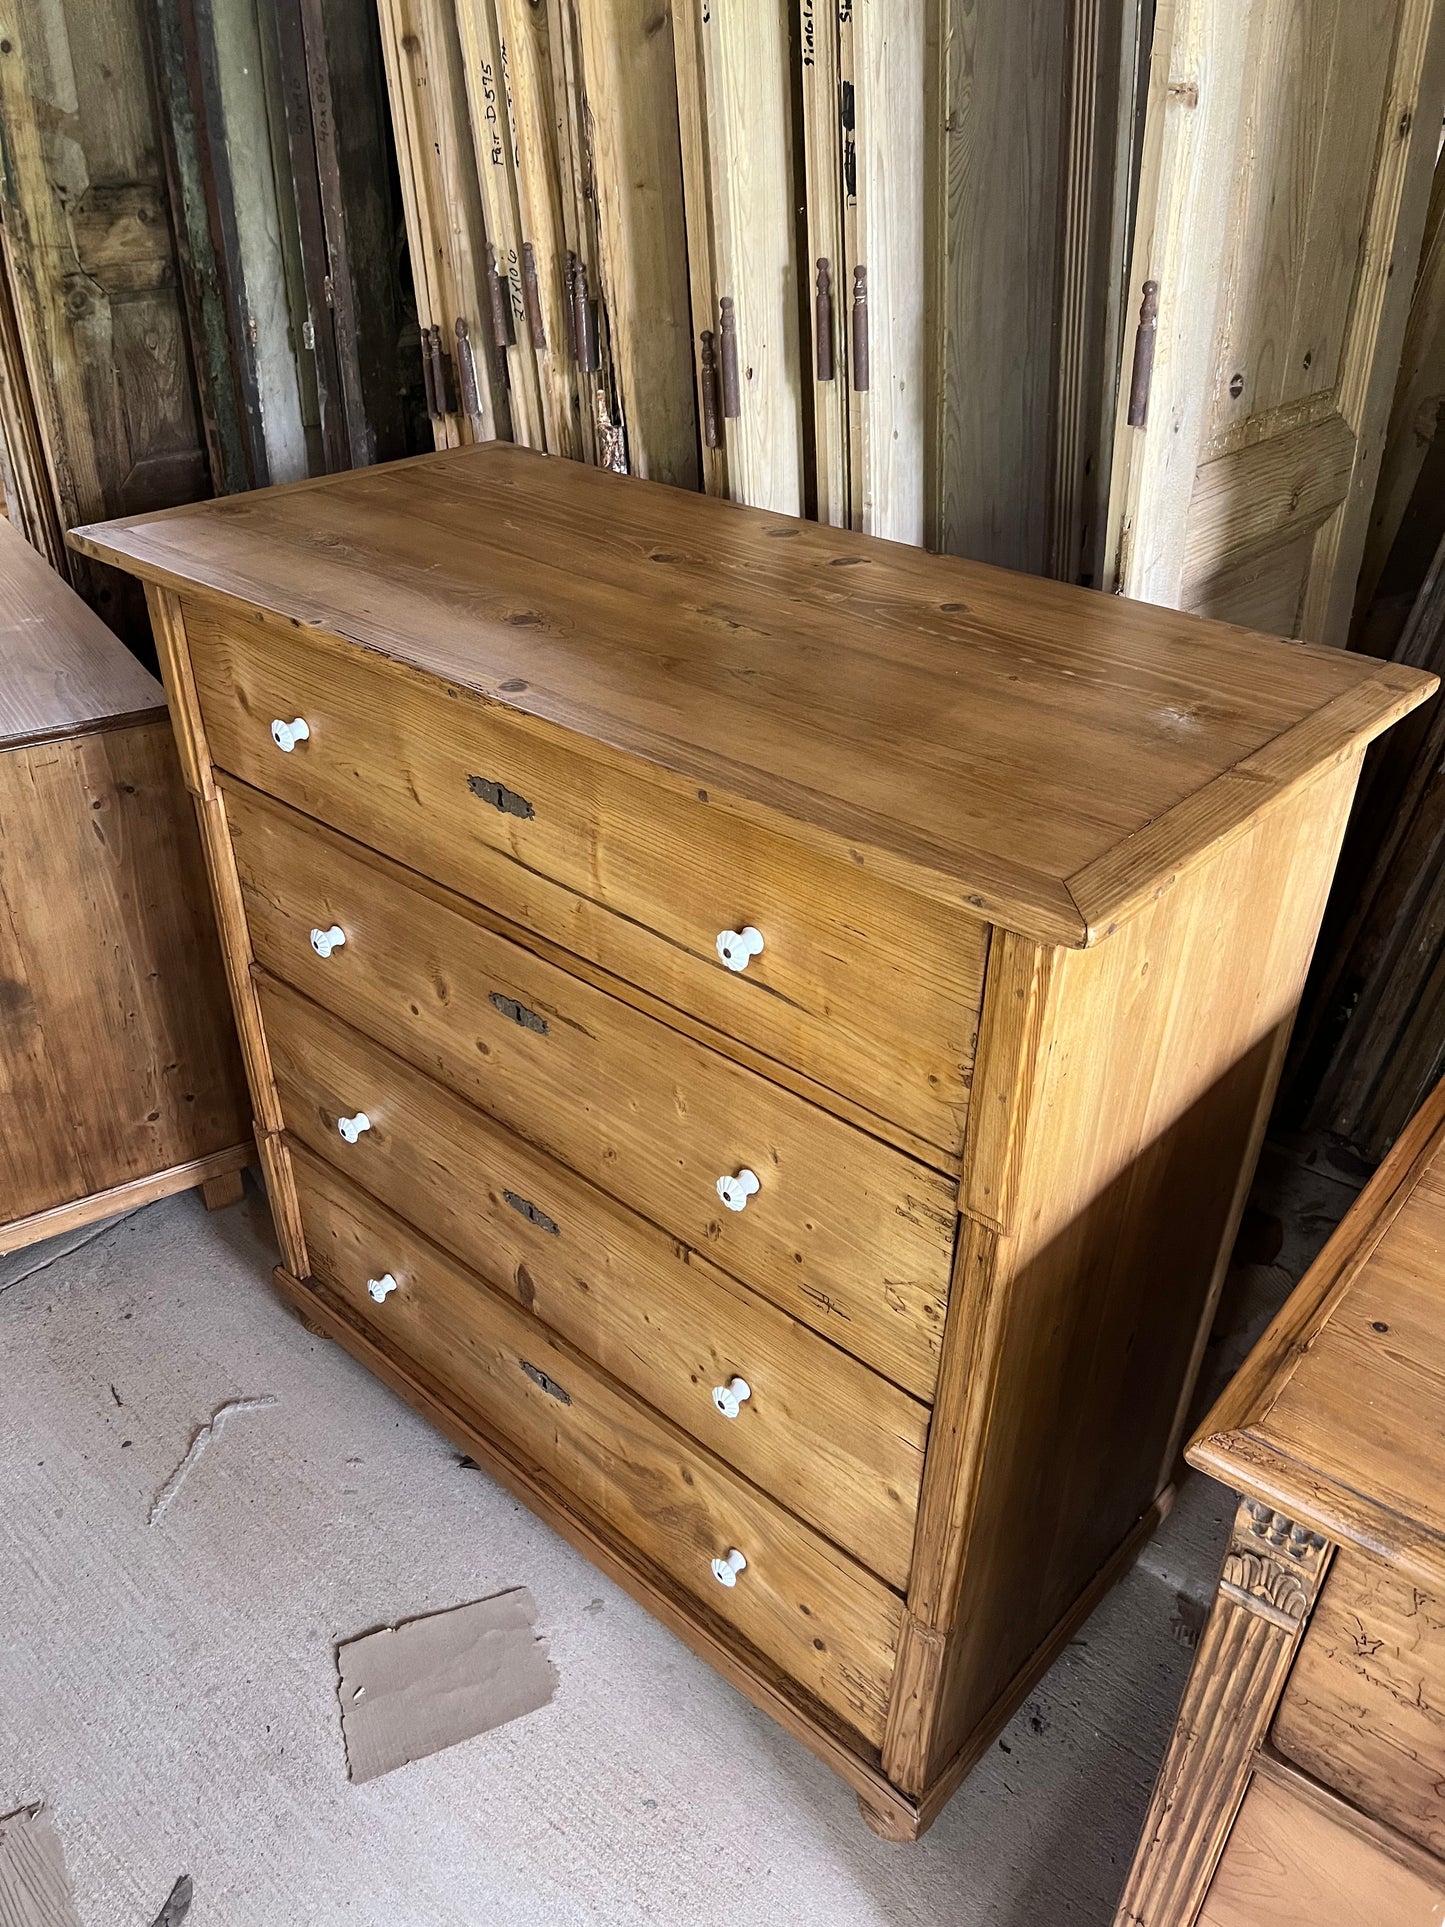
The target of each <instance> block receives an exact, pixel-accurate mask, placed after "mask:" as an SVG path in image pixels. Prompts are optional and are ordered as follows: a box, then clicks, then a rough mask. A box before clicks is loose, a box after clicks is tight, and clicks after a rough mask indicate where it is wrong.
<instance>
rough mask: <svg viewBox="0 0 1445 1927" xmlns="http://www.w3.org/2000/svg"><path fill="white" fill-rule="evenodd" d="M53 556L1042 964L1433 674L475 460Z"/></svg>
mask: <svg viewBox="0 0 1445 1927" xmlns="http://www.w3.org/2000/svg"><path fill="white" fill-rule="evenodd" d="M72 540H73V541H74V542H75V545H76V546H77V547H78V548H79V549H80V550H81V551H82V552H84V553H85V554H87V555H90V556H93V557H95V558H97V559H100V560H103V561H108V562H116V563H119V564H121V565H122V566H124V567H126V568H128V569H130V570H131V571H132V572H134V573H135V574H137V575H139V576H141V577H142V578H144V579H145V580H147V581H150V582H154V583H159V584H162V585H164V586H167V587H169V588H172V589H182V590H184V589H186V588H199V589H201V590H203V591H205V592H208V593H210V594H212V595H215V596H218V597H220V598H222V599H224V600H226V601H229V602H231V603H233V604H237V605H248V606H251V607H256V608H261V609H264V610H267V611H269V612H271V613H272V614H274V615H279V616H282V617H284V618H287V619H289V620H291V621H293V622H295V623H297V624H298V625H302V626H307V627H313V626H314V627H317V628H322V629H325V630H327V631H329V632H331V633H333V634H339V635H341V636H343V637H345V638H348V639H350V640H352V641H354V642H357V643H359V644H361V645H362V646H364V647H365V648H368V649H372V650H376V651H379V652H381V653H383V654H385V655H386V656H388V657H389V658H391V659H393V660H394V661H396V662H398V663H400V664H402V665H404V666H410V667H412V668H415V669H418V670H421V671H424V672H427V673H430V674H433V675H436V676H440V677H442V678H444V679H446V680H447V681H449V682H452V683H454V684H458V685H461V686H464V687H466V688H469V689H471V690H474V691H476V692H478V693H479V694H481V695H482V696H484V697H485V698H487V699H488V700H490V701H494V702H496V703H498V704H501V705H503V706H505V707H506V708H507V709H508V710H509V711H510V712H511V713H512V714H513V715H514V717H516V718H517V719H518V720H519V721H520V722H522V723H523V724H524V725H525V726H527V727H530V728H533V729H535V730H537V731H538V732H540V733H542V734H553V735H555V734H556V732H558V731H565V732H568V733H569V735H570V736H571V737H572V738H573V739H574V746H576V744H575V739H576V738H582V739H585V741H584V742H583V744H582V745H581V746H582V747H583V748H584V749H585V751H586V753H587V754H588V755H590V756H592V757H594V758H597V759H601V760H604V761H609V762H619V761H620V762H625V763H627V764H628V765H629V766H630V767H633V768H636V767H637V764H638V761H639V759H640V761H641V763H642V764H643V765H644V766H645V768H646V771H647V773H648V775H649V776H650V778H651V780H653V781H655V782H657V783H659V784H662V785H665V786H667V787H669V788H671V789H674V790H677V791H679V792H683V793H688V794H694V793H697V792H705V793H706V797H707V800H708V801H709V802H710V803H712V804H714V805H716V806H718V807H719V808H720V809H722V810H724V811H727V812H732V813H734V814H736V815H739V816H742V817H744V818H746V819H748V820H749V821H752V822H755V823H760V824H762V825H764V826H765V827H767V828H771V829H775V830H776V829H781V830H783V831H784V832H785V833H786V834H788V835H790V836H791V837H793V838H794V839H795V840H798V841H801V842H804V843H807V844H809V845H810V846H811V847H813V848H816V849H819V850H821V851H823V852H824V853H826V854H828V855H831V856H839V857H842V858H844V860H847V861H851V862H854V863H856V864H860V865H863V866H866V867H867V868H868V869H870V870H872V871H874V872H875V873H876V874H877V875H879V876H880V877H884V878H887V879H889V880H891V881H893V882H896V883H900V884H902V885H904V886H905V887H907V888H910V889H912V890H916V891H920V892H922V893H924V894H925V895H928V896H932V897H935V898H937V899H939V900H941V901H944V902H947V903H951V904H956V905H964V906H966V907H968V908H970V909H972V910H974V911H976V912H977V913H978V914H980V915H981V916H984V917H987V918H989V919H991V920H993V921H997V922H999V923H1002V924H1004V925H1005V926H1007V927H1009V928H1012V929H1015V930H1018V931H1020V932H1022V933H1023V934H1025V935H1027V936H1032V937H1036V938H1038V939H1039V940H1041V941H1043V942H1047V943H1061V944H1066V945H1073V946H1086V945H1088V944H1090V943H1092V942H1094V941H1095V940H1096V939H1097V938H1099V937H1101V936H1103V935H1106V934H1107V933H1108V931H1109V930H1110V929H1111V928H1113V927H1114V926H1115V925H1116V924H1117V923H1118V922H1120V921H1122V920H1123V919H1124V918H1125V917H1127V916H1128V915H1130V914H1131V913H1132V912H1133V911H1134V910H1135V909H1137V908H1139V907H1140V906H1141V905H1143V904H1144V903H1147V902H1149V901H1150V900H1152V899H1153V898H1154V897H1156V896H1157V895H1158V894H1159V892H1160V891H1161V890H1162V889H1165V888H1167V887H1168V885H1169V884H1170V882H1171V881H1172V880H1173V878H1174V877H1175V876H1177V875H1178V874H1179V872H1180V871H1181V870H1183V869H1185V868H1187V867H1189V866H1190V865H1191V864H1192V863H1193V862H1195V861H1197V860H1198V859H1199V858H1200V857H1201V856H1202V855H1203V854H1204V853H1205V852H1206V851H1207V850H1208V849H1210V848H1211V847H1213V846H1215V845H1216V844H1217V843H1218V842H1219V841H1220V840H1221V839H1227V838H1228V837H1229V836H1231V835H1232V834H1235V833H1237V832H1238V831H1239V830H1240V829H1241V828H1242V827H1243V826H1244V825H1245V824H1246V823H1247V822H1248V821H1249V819H1250V818H1251V817H1252V816H1253V815H1254V814H1255V813H1256V812H1257V811H1258V810H1259V809H1260V808H1261V807H1263V806H1264V805H1266V804H1267V803H1269V802H1270V801H1271V800H1272V799H1273V798H1274V797H1276V796H1278V795H1279V794H1280V793H1281V792H1282V791H1283V790H1286V789H1288V788H1290V787H1292V786H1293V785H1294V784H1296V783H1298V782H1299V781H1301V780H1302V779H1303V778H1305V777H1306V776H1308V775H1309V774H1310V773H1311V772H1313V771H1314V770H1317V769H1319V768H1321V767H1322V766H1324V765H1326V764H1328V763H1330V762H1332V761H1333V760H1335V759H1336V758H1337V757H1339V756H1342V755H1346V754H1349V753H1351V752H1353V751H1354V750H1355V749H1357V748H1359V747H1360V746H1361V745H1362V744H1363V743H1365V742H1366V741H1368V740H1369V739H1370V738H1371V737H1373V736H1375V735H1377V734H1378V733H1379V732H1380V731H1381V730H1382V729H1384V728H1386V727H1387V726H1388V725H1389V723H1390V722H1392V721H1393V720H1395V719H1396V718H1398V717H1399V716H1401V715H1403V714H1405V713H1406V712H1407V711H1408V710H1410V709H1412V708H1414V707H1415V706H1416V705H1417V704H1418V703H1419V702H1421V701H1423V700H1424V698H1425V697H1426V696H1427V695H1428V694H1429V693H1430V691H1431V690H1432V689H1433V688H1434V686H1435V680H1434V678H1431V677H1428V676H1425V675H1423V674H1421V673H1420V672H1419V671H1416V670H1413V669H1408V668H1405V667H1402V666H1400V665H1397V664H1386V663H1379V662H1375V661H1373V660H1371V659H1369V658H1366V657H1361V656H1354V655H1349V654H1345V653H1342V652H1340V651H1337V650H1331V649H1323V648H1312V647H1307V646H1305V645H1303V644H1295V643H1285V642H1279V641H1276V640H1273V639H1270V638H1267V637H1263V636H1258V635H1255V634H1252V633H1250V632H1248V631H1245V630H1240V629H1235V628H1232V627H1229V626H1227V625H1225V624H1221V623H1213V622H1206V621H1203V620H1201V619H1199V618H1197V617H1193V616H1188V615H1182V614H1179V613H1177V612H1175V611H1171V610H1165V609H1160V608H1155V607H1152V606H1149V605H1145V604H1138V603H1130V602H1127V601H1124V600H1122V599H1120V598H1117V597H1105V596H1103V595H1099V594H1096V593H1092V592H1090V591H1087V590H1082V589H1074V588H1070V587H1067V586H1065V585H1062V584H1059V583H1054V582H1047V581H1042V580H1039V579H1037V578H1033V577H1027V576H1015V575H1010V574H1008V573H1006V572H1004V571H1001V570H997V569H991V568H986V567H983V566H980V565H976V564H970V563H965V562H961V561H958V560H956V559H954V558H951V557H939V556H930V555H927V554H925V553H923V552H922V551H920V550H916V549H910V548H906V547H902V546H900V545H896V544H893V543H887V542H881V541H877V540H874V539H871V538H868V537H863V536H859V535H855V534H851V533H848V532H844V531H839V530H835V529H830V528H824V527H821V526H819V525H816V524H813V523H808V522H798V521H794V520H792V519H790V518H787V517H784V516H777V515H770V514H764V513H760V512H758V511H755V510H751V509H745V508H741V507H737V506H734V505H732V504H724V503H720V502H717V501H715V500H712V499H709V498H707V497H704V496H698V495H692V494H689V493H686V492H684V491H681V490H675V489H669V488H664V487H662V486H660V485H659V484H656V483H642V482H639V481H636V480H634V479H632V478H629V477H621V476H614V475H608V474H605V473H603V472H601V471H598V470H595V469H592V468H588V467H586V466H584V465H582V464H579V463H571V462H562V461H556V460H552V459H550V458H548V457H544V456H538V455H536V454H533V453H531V452H529V451H526V450H523V449H520V448H516V447H513V446H512V445H510V444H506V443H490V444H486V445H483V446H478V447H471V448H465V449H457V450H452V451H448V452H446V453H442V454H436V455H427V456H422V457H419V458H417V459H416V460H414V461H411V462H402V463H395V464H392V465H390V466H388V467H386V468H381V469H371V470H360V471H356V472H353V473H351V474H346V475H339V476H330V477H326V478H324V479H321V480H317V481H311V482H303V483H298V484H295V485H293V486H292V487H290V488H282V489H271V490H268V491H266V492H265V493H262V494H256V495H242V496H233V497H230V498H227V499H224V500H221V501H215V502H206V503H201V504H198V505H196V506H192V507H187V508H181V509H174V510H169V511H165V512H163V513H161V514H158V515H149V516H140V517H136V518H133V519H131V520H127V521H120V522H111V523H108V524H106V525H105V526H104V527H103V528H93V529H88V530H87V529H81V530H78V531H76V533H75V535H74V536H73V537H72Z"/></svg>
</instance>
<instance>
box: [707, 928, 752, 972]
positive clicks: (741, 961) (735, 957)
mask: <svg viewBox="0 0 1445 1927" xmlns="http://www.w3.org/2000/svg"><path fill="white" fill-rule="evenodd" d="M762 948H763V933H762V931H761V930H754V928H753V926H752V925H751V924H750V923H749V924H744V926H743V928H742V929H741V930H719V932H718V936H717V954H718V955H719V956H720V957H721V958H722V960H723V962H724V963H725V964H726V965H727V967H728V969H729V970H746V969H747V967H748V965H749V964H750V963H751V961H752V960H753V958H754V957H757V956H760V955H761V954H762Z"/></svg>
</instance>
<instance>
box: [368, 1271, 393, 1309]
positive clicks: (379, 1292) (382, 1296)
mask: <svg viewBox="0 0 1445 1927" xmlns="http://www.w3.org/2000/svg"><path fill="white" fill-rule="evenodd" d="M366 1289H367V1290H368V1291H369V1292H370V1293H371V1295H372V1297H373V1298H374V1299H375V1300H376V1302H377V1304H378V1305H381V1304H385V1302H386V1300H387V1299H388V1298H389V1297H390V1296H391V1294H392V1293H393V1292H394V1291H395V1290H396V1280H395V1278H393V1277H392V1275H391V1273H390V1272H389V1271H384V1272H382V1274H381V1276H380V1277H379V1278H368V1279H367V1281H366Z"/></svg>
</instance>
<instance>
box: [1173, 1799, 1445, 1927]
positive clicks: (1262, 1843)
mask: <svg viewBox="0 0 1445 1927" xmlns="http://www.w3.org/2000/svg"><path fill="white" fill-rule="evenodd" d="M1196 1918H1197V1927H1440V1922H1441V1920H1442V1919H1445V1865H1440V1864H1439V1863H1438V1862H1437V1863H1436V1864H1435V1865H1433V1866H1432V1865H1431V1864H1430V1861H1429V1859H1428V1857H1427V1856H1426V1855H1424V1854H1422V1853H1420V1852H1419V1851H1418V1849H1417V1850H1415V1851H1413V1852H1412V1851H1410V1850H1409V1848H1408V1844H1407V1843H1405V1842H1397V1841H1395V1840H1392V1839H1391V1838H1390V1837H1389V1836H1388V1835H1387V1834H1386V1833H1385V1832H1384V1829H1383V1828H1375V1827H1372V1826H1371V1825H1370V1823H1369V1822H1368V1821H1362V1820H1360V1819H1359V1817H1358V1816H1357V1815H1355V1814H1354V1813H1352V1812H1351V1810H1350V1809H1349V1808H1348V1807H1347V1806H1345V1805H1344V1804H1343V1803H1342V1802H1341V1801H1338V1800H1334V1799H1332V1798H1331V1797H1330V1796H1329V1794H1327V1793H1321V1792H1320V1791H1318V1790H1317V1789H1315V1788H1313V1787H1312V1786H1310V1784H1309V1783H1308V1782H1305V1783H1302V1784H1295V1783H1292V1781H1291V1780H1290V1779H1288V1778H1276V1777H1274V1776H1273V1775H1269V1776H1266V1775H1265V1774H1263V1773H1257V1774H1256V1775H1255V1777H1254V1779H1253V1780H1252V1781H1251V1782H1250V1786H1249V1791H1248V1792H1247V1793H1246V1794H1245V1796H1244V1804H1243V1805H1242V1806H1241V1807H1240V1809H1239V1814H1238V1817H1237V1818H1236V1819H1235V1822H1234V1825H1233V1826H1232V1827H1231V1828H1230V1831H1229V1839H1228V1841H1227V1842H1226V1844H1225V1848H1224V1853H1223V1856H1222V1857H1221V1859H1220V1862H1219V1865H1218V1867H1217V1868H1216V1869H1215V1872H1214V1878H1213V1880H1211V1882H1210V1884H1209V1891H1208V1893H1207V1894H1206V1895H1205V1897H1204V1905H1203V1906H1202V1907H1201V1908H1200V1910H1199V1913H1198V1915H1197V1917H1196Z"/></svg>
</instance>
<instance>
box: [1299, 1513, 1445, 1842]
mask: <svg viewBox="0 0 1445 1927" xmlns="http://www.w3.org/2000/svg"><path fill="white" fill-rule="evenodd" d="M1270 1737H1271V1738H1272V1739H1273V1741H1274V1744H1275V1745H1276V1747H1278V1749H1279V1751H1280V1752H1281V1753H1283V1754H1285V1755H1286V1756H1287V1757H1288V1758H1289V1759H1291V1760H1294V1761H1295V1762H1296V1763H1297V1764H1298V1765H1300V1766H1302V1767H1304V1768H1305V1770H1306V1771H1307V1772H1309V1773H1312V1774H1314V1776H1315V1778H1316V1779H1319V1780H1323V1781H1324V1782H1325V1784H1326V1785H1327V1786H1332V1787H1334V1788H1335V1789H1336V1791H1337V1792H1340V1793H1343V1794H1344V1795H1345V1797H1346V1798H1347V1799H1349V1800H1351V1801H1353V1802H1354V1804H1355V1805H1356V1806H1358V1807H1361V1808H1363V1809H1364V1811H1365V1812H1366V1813H1370V1814H1373V1815H1374V1816H1375V1818H1376V1819H1377V1820H1383V1821H1384V1822H1385V1823H1386V1824H1387V1825H1388V1826H1391V1827H1394V1828H1395V1829H1397V1830H1398V1831H1399V1832H1400V1833H1404V1834H1408V1835H1409V1836H1410V1838H1411V1839H1413V1840H1417V1841H1418V1842H1419V1843H1420V1845H1421V1846H1423V1847H1428V1848H1429V1849H1430V1850H1431V1851H1432V1852H1433V1853H1436V1854H1439V1855H1440V1856H1441V1857H1442V1859H1445V1792H1442V1789H1445V1600H1441V1599H1439V1598H1436V1597H1434V1596H1433V1595H1431V1594H1429V1593H1427V1592H1425V1591H1424V1590H1423V1589H1422V1588H1421V1587H1420V1586H1417V1585H1415V1584H1414V1583H1413V1582H1412V1581H1411V1580H1410V1579H1409V1578H1407V1577H1406V1576H1405V1575H1404V1574H1402V1573H1399V1572H1396V1571H1394V1570H1393V1569H1392V1568H1391V1567H1389V1566H1387V1565H1385V1564H1384V1563H1383V1562H1382V1561H1380V1560H1376V1559H1369V1558H1366V1557H1364V1556H1362V1555H1361V1554H1360V1553H1358V1552H1355V1551H1353V1550H1351V1549H1349V1548H1344V1549H1342V1550H1341V1551H1340V1552H1338V1553H1337V1554H1336V1555H1335V1560H1334V1564H1333V1565H1332V1566H1331V1568H1330V1572H1329V1577H1328V1578H1327V1579H1326V1580H1325V1583H1324V1588H1323V1590H1322V1591H1321V1593H1320V1597H1319V1601H1318V1603H1317V1605H1316V1606H1315V1609H1314V1612H1313V1614H1312V1615H1311V1618H1310V1623H1309V1629H1308V1631H1307V1632H1306V1633H1305V1636H1304V1640H1303V1642H1302V1643H1301V1645H1300V1649H1299V1652H1298V1654H1297V1655H1296V1657H1295V1662H1294V1665H1293V1667H1292V1668H1291V1670H1290V1677H1289V1683H1288V1685H1287V1686H1286V1687H1285V1690H1284V1697H1283V1698H1282V1700H1281V1701H1280V1706H1279V1711H1278V1712H1277V1713H1276V1715H1275V1720H1274V1729H1273V1732H1272V1733H1271V1736H1270Z"/></svg>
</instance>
